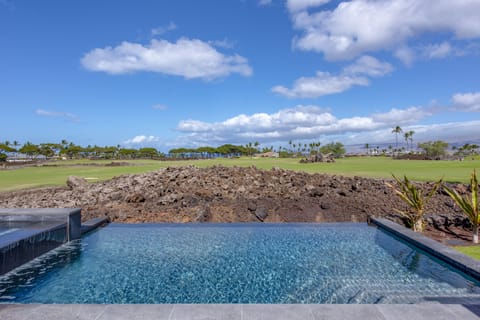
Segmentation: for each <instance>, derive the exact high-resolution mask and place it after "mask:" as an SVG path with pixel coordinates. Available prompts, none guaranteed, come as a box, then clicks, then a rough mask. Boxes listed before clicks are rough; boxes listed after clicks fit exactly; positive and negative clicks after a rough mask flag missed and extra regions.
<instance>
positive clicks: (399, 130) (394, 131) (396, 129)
mask: <svg viewBox="0 0 480 320" xmlns="http://www.w3.org/2000/svg"><path fill="white" fill-rule="evenodd" d="M402 132H403V130H402V128H400V126H396V127H395V128H393V130H392V133H395V149H398V134H399V133H402Z"/></svg>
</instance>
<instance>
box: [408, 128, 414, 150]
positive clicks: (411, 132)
mask: <svg viewBox="0 0 480 320" xmlns="http://www.w3.org/2000/svg"><path fill="white" fill-rule="evenodd" d="M414 134H415V131H413V130H410V131H408V139H409V140H410V151H411V150H412V149H413V135H414Z"/></svg>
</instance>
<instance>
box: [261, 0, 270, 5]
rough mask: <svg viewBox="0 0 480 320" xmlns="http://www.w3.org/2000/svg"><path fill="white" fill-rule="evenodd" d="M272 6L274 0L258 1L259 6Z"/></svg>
mask: <svg viewBox="0 0 480 320" xmlns="http://www.w3.org/2000/svg"><path fill="white" fill-rule="evenodd" d="M271 4H272V0H258V5H260V6H269V5H271Z"/></svg>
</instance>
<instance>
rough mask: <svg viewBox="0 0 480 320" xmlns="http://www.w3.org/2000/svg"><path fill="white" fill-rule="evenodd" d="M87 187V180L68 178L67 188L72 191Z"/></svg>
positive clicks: (75, 177)
mask: <svg viewBox="0 0 480 320" xmlns="http://www.w3.org/2000/svg"><path fill="white" fill-rule="evenodd" d="M87 185H88V182H87V180H86V179H85V178H82V177H77V176H69V177H68V178H67V186H68V187H69V188H70V189H71V190H73V189H80V188H85V187H86V186H87Z"/></svg>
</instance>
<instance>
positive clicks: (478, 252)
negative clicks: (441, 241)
mask: <svg viewBox="0 0 480 320" xmlns="http://www.w3.org/2000/svg"><path fill="white" fill-rule="evenodd" d="M453 248H454V249H456V250H458V251H460V252H461V253H464V254H466V255H467V256H470V257H472V258H474V259H478V260H480V245H477V246H468V247H467V246H465V247H453Z"/></svg>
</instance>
